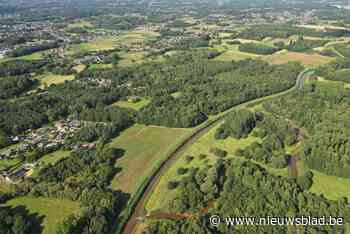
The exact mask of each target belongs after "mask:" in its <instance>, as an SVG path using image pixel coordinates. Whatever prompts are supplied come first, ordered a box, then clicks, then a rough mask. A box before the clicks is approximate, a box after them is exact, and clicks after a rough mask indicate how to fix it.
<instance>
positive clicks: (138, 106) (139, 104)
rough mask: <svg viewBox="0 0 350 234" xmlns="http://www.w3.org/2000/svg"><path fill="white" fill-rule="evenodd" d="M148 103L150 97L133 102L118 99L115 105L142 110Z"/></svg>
mask: <svg viewBox="0 0 350 234" xmlns="http://www.w3.org/2000/svg"><path fill="white" fill-rule="evenodd" d="M148 103H150V100H148V99H142V100H141V101H139V102H136V103H133V102H129V101H118V102H116V103H114V104H113V106H119V107H122V108H131V109H134V110H140V109H141V108H142V107H144V106H147V105H148Z"/></svg>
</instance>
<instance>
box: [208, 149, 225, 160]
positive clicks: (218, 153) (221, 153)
mask: <svg viewBox="0 0 350 234" xmlns="http://www.w3.org/2000/svg"><path fill="white" fill-rule="evenodd" d="M210 152H211V153H213V154H214V155H215V156H217V157H220V158H224V157H226V156H227V152H226V151H225V150H222V149H219V148H212V149H211V150H210Z"/></svg>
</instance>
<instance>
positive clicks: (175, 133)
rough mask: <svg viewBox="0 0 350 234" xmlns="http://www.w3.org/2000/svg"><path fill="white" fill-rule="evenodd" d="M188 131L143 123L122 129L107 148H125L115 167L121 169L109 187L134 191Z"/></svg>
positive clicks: (186, 135)
mask: <svg viewBox="0 0 350 234" xmlns="http://www.w3.org/2000/svg"><path fill="white" fill-rule="evenodd" d="M190 134H191V130H189V129H173V128H165V127H154V126H144V125H134V126H132V127H131V128H129V129H127V130H125V131H124V132H123V133H122V134H121V135H120V136H118V137H117V138H116V139H115V140H114V141H113V142H111V143H110V146H111V147H114V148H122V149H124V150H125V155H124V156H122V157H121V158H120V159H118V160H117V161H116V167H117V168H121V172H119V173H117V174H116V176H115V178H114V179H113V181H112V188H113V189H114V190H122V191H123V192H129V193H133V192H135V191H136V190H137V188H138V187H139V186H140V185H141V184H142V182H143V181H144V179H145V178H146V177H148V176H149V175H150V173H151V172H152V171H153V170H154V169H155V168H157V167H158V166H159V164H160V163H161V162H162V161H163V160H165V159H166V158H167V156H168V154H169V153H170V152H171V150H173V149H174V148H175V147H176V145H177V144H179V143H180V142H182V141H183V140H184V139H185V138H187V137H188V136H189V135H190Z"/></svg>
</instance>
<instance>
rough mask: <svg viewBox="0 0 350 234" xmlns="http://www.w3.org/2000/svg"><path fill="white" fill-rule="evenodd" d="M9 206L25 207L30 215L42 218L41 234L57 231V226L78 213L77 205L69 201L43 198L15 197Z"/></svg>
mask: <svg viewBox="0 0 350 234" xmlns="http://www.w3.org/2000/svg"><path fill="white" fill-rule="evenodd" d="M6 204H7V205H10V206H14V207H15V206H25V207H26V208H27V209H28V210H29V212H30V214H36V215H37V216H39V218H40V217H42V218H43V221H42V223H41V225H42V226H43V232H42V233H43V234H52V233H55V232H56V231H57V225H58V224H59V223H61V222H62V221H63V220H64V219H65V218H67V217H68V216H70V215H73V214H76V213H78V212H79V210H80V207H79V203H77V202H72V201H70V200H62V199H56V198H43V197H29V196H25V197H17V198H15V199H12V200H10V201H8V202H7V203H6Z"/></svg>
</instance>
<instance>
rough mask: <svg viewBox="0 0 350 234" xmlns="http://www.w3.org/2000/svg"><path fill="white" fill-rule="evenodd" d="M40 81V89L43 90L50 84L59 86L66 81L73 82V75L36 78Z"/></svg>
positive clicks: (48, 75) (50, 75) (49, 75)
mask: <svg viewBox="0 0 350 234" xmlns="http://www.w3.org/2000/svg"><path fill="white" fill-rule="evenodd" d="M37 78H38V80H39V81H40V83H41V85H40V88H45V86H50V85H52V84H60V83H64V82H65V81H66V80H67V81H69V80H74V78H75V77H74V75H68V76H61V75H53V74H46V75H42V76H39V77H37Z"/></svg>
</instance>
